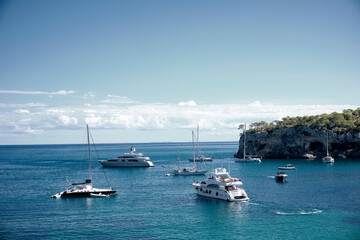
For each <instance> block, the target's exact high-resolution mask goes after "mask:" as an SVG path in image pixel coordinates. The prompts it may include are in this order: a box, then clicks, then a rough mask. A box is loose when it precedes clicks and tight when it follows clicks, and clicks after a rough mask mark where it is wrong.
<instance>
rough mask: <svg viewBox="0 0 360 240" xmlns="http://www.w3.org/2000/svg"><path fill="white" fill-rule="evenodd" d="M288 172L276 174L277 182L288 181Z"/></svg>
mask: <svg viewBox="0 0 360 240" xmlns="http://www.w3.org/2000/svg"><path fill="white" fill-rule="evenodd" d="M287 176H288V175H287V174H285V173H284V172H278V173H277V174H276V175H275V180H276V181H277V182H286V181H287Z"/></svg>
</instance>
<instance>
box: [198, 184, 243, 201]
mask: <svg viewBox="0 0 360 240" xmlns="http://www.w3.org/2000/svg"><path fill="white" fill-rule="evenodd" d="M194 186H195V190H196V193H197V194H198V195H199V196H202V197H208V198H215V199H220V200H225V201H229V202H246V201H249V197H248V196H247V194H246V192H245V190H244V189H242V188H238V189H237V190H236V191H225V190H222V189H214V188H209V187H204V186H201V185H196V184H194Z"/></svg>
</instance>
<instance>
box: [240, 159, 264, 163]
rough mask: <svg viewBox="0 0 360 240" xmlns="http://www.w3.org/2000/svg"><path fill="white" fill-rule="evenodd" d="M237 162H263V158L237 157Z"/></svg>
mask: <svg viewBox="0 0 360 240" xmlns="http://www.w3.org/2000/svg"><path fill="white" fill-rule="evenodd" d="M235 162H243V163H261V160H260V159H258V158H253V159H235Z"/></svg>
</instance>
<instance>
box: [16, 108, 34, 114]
mask: <svg viewBox="0 0 360 240" xmlns="http://www.w3.org/2000/svg"><path fill="white" fill-rule="evenodd" d="M13 112H14V113H25V114H29V113H30V111H29V110H27V109H17V110H14V111H13Z"/></svg>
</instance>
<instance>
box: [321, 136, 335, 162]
mask: <svg viewBox="0 0 360 240" xmlns="http://www.w3.org/2000/svg"><path fill="white" fill-rule="evenodd" d="M322 161H323V163H333V162H335V160H334V158H333V157H332V156H331V155H330V154H329V133H328V132H326V157H323V158H322Z"/></svg>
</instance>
